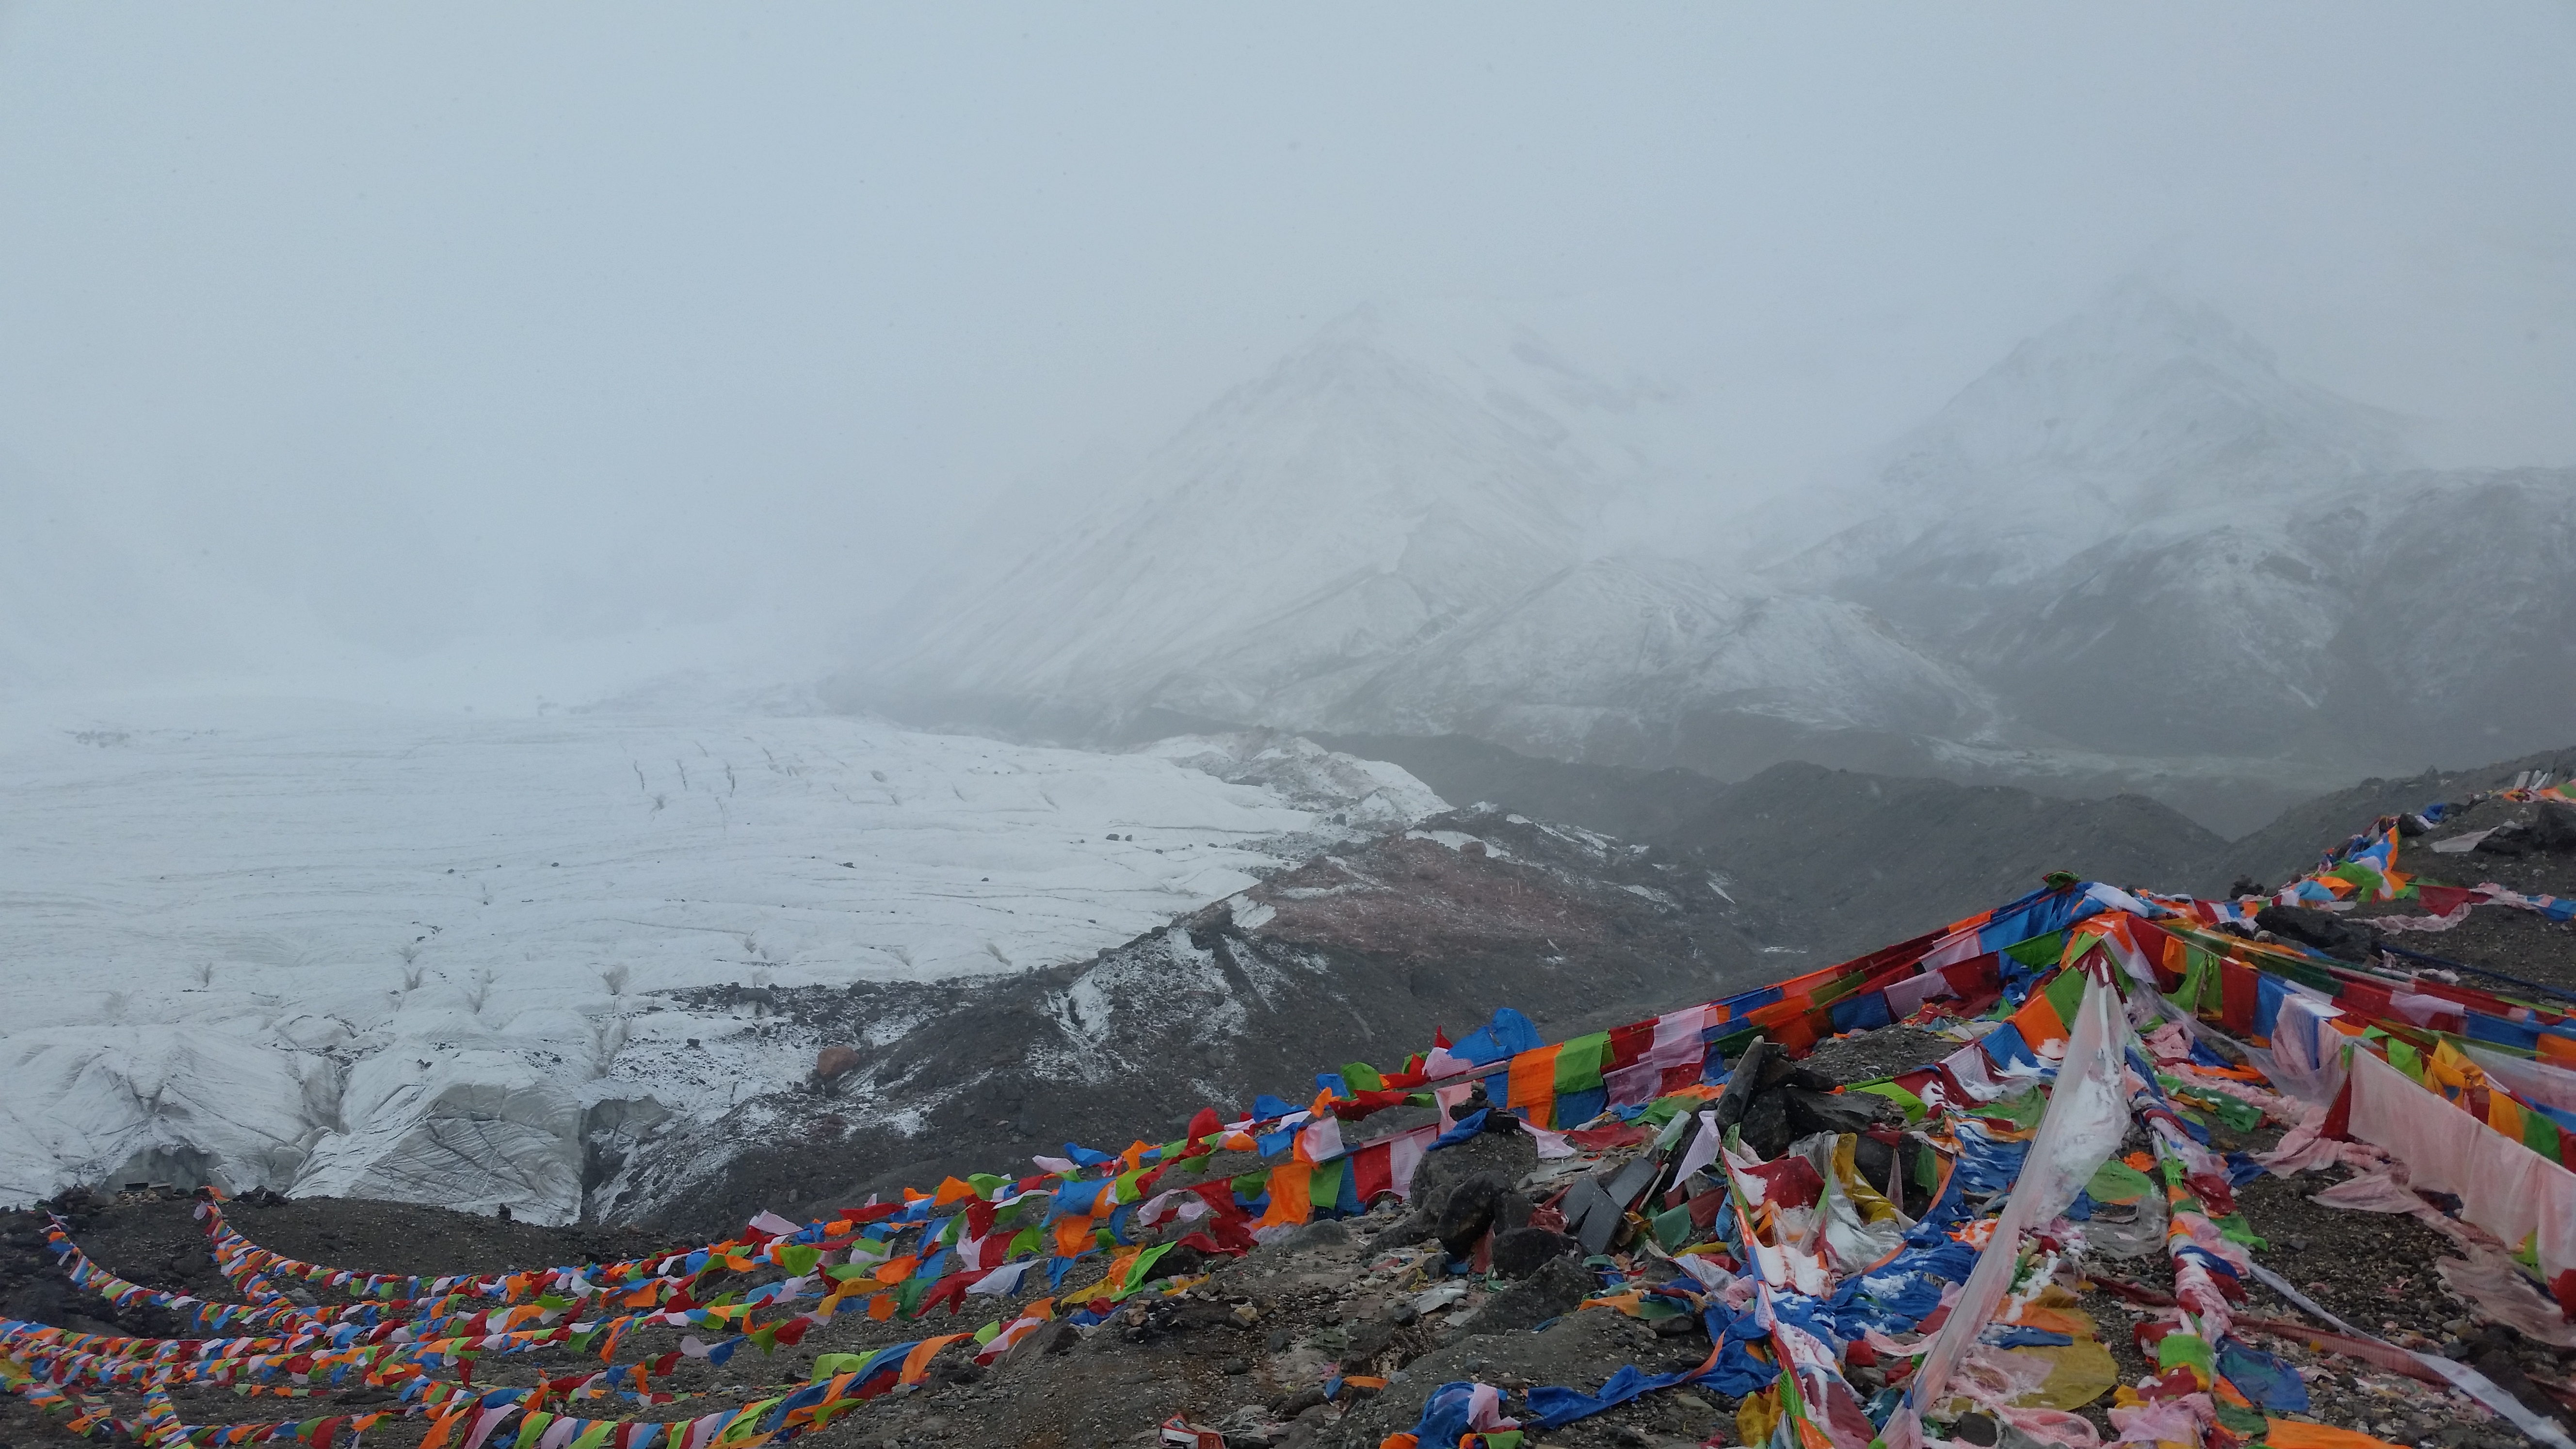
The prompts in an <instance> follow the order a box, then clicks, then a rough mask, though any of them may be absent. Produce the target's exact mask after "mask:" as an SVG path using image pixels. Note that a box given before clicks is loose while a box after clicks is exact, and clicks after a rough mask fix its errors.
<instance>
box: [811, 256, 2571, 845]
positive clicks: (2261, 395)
mask: <svg viewBox="0 0 2576 1449" xmlns="http://www.w3.org/2000/svg"><path fill="white" fill-rule="evenodd" d="M1639 396H1640V394H1639V392H1638V388H1637V385H1635V384H1611V383H1607V382H1604V381H1601V380H1599V379H1596V378H1593V377H1590V376H1589V375H1587V374H1585V373H1584V372H1583V371H1582V370H1581V369H1580V368H1578V367H1576V366H1574V365H1572V364H1570V363H1567V362H1566V361H1564V360H1563V359H1562V358H1560V357H1559V356H1557V355H1556V354H1555V353H1553V352H1552V351H1550V350H1549V349H1547V347H1546V345H1545V344H1544V343H1543V342H1540V341H1538V340H1537V339H1535V338H1532V337H1529V336H1528V335H1526V334H1525V333H1513V332H1510V331H1509V330H1508V329H1505V330H1504V331H1503V332H1501V333H1498V334H1496V335H1492V336H1487V337H1485V338H1483V339H1482V340H1480V341H1477V342H1475V343H1474V344H1473V345H1472V346H1469V345H1465V344H1452V343H1450V342H1445V341H1443V340H1442V339H1441V338H1440V336H1439V335H1438V333H1437V329H1432V330H1431V331H1430V332H1429V333H1426V332H1425V330H1424V329H1422V328H1420V327H1418V326H1416V327H1411V328H1408V327H1407V326H1406V325H1403V323H1402V322H1401V320H1398V321H1390V320H1388V319H1386V318H1383V317H1380V316H1378V315H1375V314H1363V315H1357V316H1354V317H1352V318H1348V319H1345V320H1344V321H1343V322H1340V323H1337V324H1335V325H1334V326H1333V327H1331V328H1328V329H1326V331H1325V332H1324V333H1323V334H1322V335H1320V336H1319V337H1318V338H1316V339H1315V340H1314V341H1313V342H1312V343H1310V344H1309V345H1308V346H1306V347H1304V348H1302V349H1300V350H1298V351H1297V352H1295V353H1293V354H1291V355H1290V356H1289V357H1288V358H1287V359H1285V360H1283V361H1282V362H1281V363H1280V364H1279V365H1278V366H1277V367H1275V368H1274V369H1272V370H1271V372H1270V373H1269V374H1267V375H1266V376H1264V377H1262V378H1260V379H1257V380H1255V381H1253V382H1250V383H1247V384H1245V385H1244V386H1242V387H1240V388H1237V389H1236V390H1235V391H1233V392H1232V393H1230V394H1228V395H1227V396H1226V397H1225V398H1224V399H1222V400H1220V401H1219V402H1218V403H1217V404H1215V405H1214V406H1212V407H1211V408H1209V409H1208V410H1207V411H1206V412H1204V413H1202V414H1201V415H1200V416H1199V417H1198V418H1197V419H1195V420H1193V421H1192V422H1191V423H1190V424H1189V425H1188V426H1187V427H1186V428H1185V429H1184V430H1183V431H1182V432H1181V434H1180V435H1179V436H1178V437H1176V438H1175V439H1174V440H1173V442H1172V443H1170V444H1169V445H1167V446H1166V447H1165V448H1164V449H1162V450H1161V451H1160V452H1158V453H1157V454H1156V455H1155V457H1154V458H1153V459H1152V460H1151V461H1150V462H1149V463H1148V464H1147V465H1146V467H1145V469H1144V470H1143V471H1142V473H1141V474H1140V475H1139V476H1138V478H1137V479H1136V480H1135V483H1134V486H1133V487H1131V488H1130V489H1128V490H1127V492H1126V493H1125V494H1124V495H1123V501H1122V502H1120V503H1119V504H1117V505H1116V506H1114V507H1110V508H1105V509H1103V510H1102V511H1100V512H1098V513H1096V514H1095V515H1093V516H1092V517H1091V518H1090V519H1089V521H1088V522H1086V523H1085V524H1083V525H1082V526H1080V527H1077V528H1074V529H1071V530H1067V531H1066V532H1065V533H1063V534H1062V535H1061V536H1059V537H1057V538H1055V539H1052V540H1050V541H1049V542H1048V543H1047V545H1046V546H1044V547H1042V548H1041V549H1039V550H1038V551H1037V552H1035V553H1034V554H1032V555H1031V556H1030V557H1028V558H1027V559H1025V560H1023V561H1021V562H1020V563H1019V564H1018V565H1017V566H1016V567H1014V568H1012V569H1011V570H1010V571H1009V572H1007V573H1005V574H1002V575H1000V576H998V577H996V578H994V579H992V580H991V581H989V582H988V583H986V584H985V585H982V586H980V587H978V588H977V589H976V590H974V591H973V592H972V593H971V594H970V595H968V596H965V597H951V598H948V599H944V600H933V601H931V603H930V607H928V608H927V609H926V611H925V612H926V614H927V615H928V616H931V617H935V618H936V619H938V620H939V622H938V624H937V625H936V626H935V627H932V628H929V629H927V630H922V631H916V632H915V633H913V634H912V635H910V636H909V637H910V638H911V640H912V647H910V648H909V650H908V651H907V652H905V653H904V654H903V655H901V656H900V657H897V658H892V659H888V660H882V661H879V662H877V663H875V664H872V665H870V666H868V667H867V668H865V669H862V670H859V671H856V672H854V673H853V675H852V676H851V677H850V678H848V679H845V680H843V681H841V682H840V684H839V686H837V688H838V695H837V697H839V698H841V699H842V700H844V702H847V703H854V704H861V705H865V706H868V707H873V708H879V709H884V710H886V711H887V712H889V713H892V714H895V715H896V716H898V717H902V718H908V719H914V720H918V721H924V722H930V723H940V724H950V725H963V726H967V727H970V728H992V727H1000V728H1003V729H1005V730H1008V731H1017V732H1023V733H1032V734H1037V735H1041V736H1044V737H1049V738H1055V739H1073V740H1084V739H1135V738H1139V737H1146V736H1150V735H1152V734H1154V733H1156V732H1169V731H1171V730H1174V729H1184V728H1186V729H1201V728H1206V727H1208V726H1211V725H1224V726H1238V725H1262V726H1271V727H1277V728H1284V729H1295V730H1326V731H1333V732H1341V733H1351V734H1402V735H1438V734H1445V733H1459V734H1466V735H1472V736H1475V737H1478V738H1482V739H1487V740H1491V741H1494V742H1496V743H1499V744H1502V745H1505V746H1508V747H1510V748H1512V749H1515V750H1519V751H1523V752H1527V753H1535V754H1543V755H1547V756H1551V757H1554V758H1559V759H1566V760H1573V761H1592V762H1599V763H1611V764H1620V765H1628V766H1638V767H1645V768H1654V767H1658V766H1663V765H1682V766H1687V767H1690V768H1693V769H1698V770H1702V771H1705V772H1708V773H1712V774H1715V775H1718V776H1721V777H1724V778H1741V777H1743V776H1746V775H1749V774H1751V773H1754V772H1756V771H1758V770H1760V769H1761V768H1763V767H1765V766H1767V765H1770V764H1773V763H1777V762H1779V761H1782V760H1790V759H1809V760H1814V761H1818V762H1820V763H1824V764H1827V765H1833V766H1844V767H1850V768H1865V769H1870V770H1875V771H1880V772H1883V773H1889V774H1913V775H1938V776H1942V777H1945V778H1949V779H1953V780H1958V781H1963V782H1972V783H1997V782H2001V783H2021V784H2027V785H2029V786H2031V787H2032V788H2036V789H2041V790H2045V791H2049V792H2051V793H2059V794H2075V795H2099V794H2109V793H2116V792H2117V791H2120V790H2124V789H2127V790H2137V791H2142V792H2144V793H2147V794H2150V795H2152V796H2154V797H2156V798H2159V799H2164V800H2167V801H2169V802H2171V803H2174V804H2176V805H2178V806H2180V807H2182V808H2184V809H2185V810H2186V811H2188V812H2190V813H2192V814H2193V815H2194V816H2195V817H2196V818H2199V819H2201V820H2202V821H2203V822H2204V823H2206V824H2209V825H2211V826H2213V827H2214V828H2217V829H2219V830H2220V831H2221V832H2222V833H2225V834H2241V833H2243V832H2244V831H2246V830H2249V829H2251V828H2253V827H2254V826H2255V825H2258V824H2260V823H2261V822H2262V821H2263V820H2264V819H2266V818H2268V817H2269V816H2270V815H2271V814H2272V813H2273V812H2274V811H2276V810H2278V809H2279V808H2281V807H2282V806H2284V805H2286V804H2287V803H2289V802H2290V801H2291V800H2293V799H2296V798H2300V797H2302V796H2304V795H2306V794H2310V793H2314V792H2315V791H2317V790H2320V789H2323V788H2327V787H2328V786H2329V785H2330V784H2331V783H2334V782H2337V781H2340V780H2348V779H2351V778H2355V777H2357V776H2359V775H2362V774H2365V773H2373V772H2378V773H2387V772H2390V771H2391V770H2393V769H2408V770H2411V769H2415V768H2420V767H2421V766H2422V765H2423V764H2424V763H2425V762H2426V761H2427V760H2431V761H2434V762H2441V763H2459V762H2464V761H2466V760H2469V759H2475V758H2489V757H2493V756H2495V755H2498V754H2503V753H2510V752H2513V751H2515V750H2519V749H2528V748H2534V747H2537V746H2539V745H2541V744H2545V743H2547V742H2548V741H2549V740H2551V739H2553V738H2555V737H2556V735H2557V734H2558V733H2560V732H2562V730H2563V721H2564V720H2565V719H2567V718H2571V717H2576V671H2571V670H2570V669H2569V668H2568V667H2567V666H2568V664H2569V663H2570V662H2571V653H2570V651H2571V648H2576V469H2542V468H2534V469H2522V470H2514V471H2505V472H2498V471H2450V472H2441V471H2430V470H2425V469H2422V468H2420V467H2418V466H2416V465H2415V463H2414V462H2413V460H2412V459H2410V457H2409V456H2408V454H2407V452H2406V450H2405V447H2404V445H2403V442H2402V438H2401V430H2400V428H2399V425H2398V422H2397V420H2396V419H2394V418H2393V417H2392V416H2390V415H2389V414H2387V413H2384V412H2382V411H2380V410H2377V409H2374V408H2370V407H2367V406H2364V405H2362V404H2358V403H2354V402H2352V401H2350V400H2348V399H2344V398H2341V397H2338V396H2336V395H2334V394H2333V393H2331V392H2328V391H2326V390H2324V389H2321V388H2318V387H2315V386H2313V385H2310V384H2307V383H2304V382H2300V381H2297V380H2294V379H2292V378H2289V377H2286V376H2285V375H2283V373H2282V372H2281V371H2280V370H2279V368H2278V366H2277V364H2276V362H2275V360H2274V359H2273V357H2272V356H2271V354H2270V353H2269V352H2268V351H2267V350H2266V349H2264V348H2263V347H2262V345H2261V344H2260V343H2258V342H2256V341H2255V340H2254V339H2252V338H2251V337H2249V336H2248V335H2246V334H2245V333H2244V332H2242V331H2241V330H2240V329H2238V328H2236V327H2235V326H2233V325H2232V324H2231V323H2229V322H2228V321H2227V320H2226V319H2225V318H2224V317H2221V316H2219V315H2218V314H2217V313H2215V312H2214V311H2212V310H2210V309H2208V308H2207V307H2203V306H2199V305H2195V304H2189V303H2185V302H2180V301H2176V300H2174V299H2173V298H2171V297H2168V296H2166V295H2164V294H2162V293H2161V292H2158V291H2157V290H2155V289H2154V288H2152V287H2149V286H2146V285H2143V284H2139V283H2124V284H2122V285H2119V286H2116V287H2113V288H2111V289H2109V290H2108V291H2106V292H2105V293H2104V294H2103V295H2102V296H2101V297H2100V298H2098V299H2097V301H2096V302H2095V304H2094V305H2092V306H2091V307H2089V308H2087V309H2086V310H2085V311H2084V312H2082V313H2080V314H2079V315H2077V316H2075V317H2072V318H2069V319H2068V320H2067V321H2065V322H2063V323H2061V324H2059V325H2058V326H2056V327H2053V328H2051V329H2049V330H2047V331H2045V332H2043V333H2041V334H2039V335H2038V336H2035V337H2033V338H2031V339H2030V340H2029V341H2027V342H2025V343H2023V344H2022V345H2020V346H2019V347H2017V348H2015V349H2014V350H2013V351H2012V352H2011V353H2010V354H2008V355H2007V356H2006V357H2005V358H2003V359H2002V360H2001V361H1999V362H1998V363H1997V364H1996V365H1995V367H1993V368H1992V369H1990V370H1989V371H1988V372H1987V373H1986V374H1985V375H1984V376H1983V377H1981V378H1979V379H1978V380H1977V381H1976V382H1974V383H1972V384H1971V385H1970V386H1969V387H1967V388H1966V389H1964V390H1963V391H1962V392H1961V393H1960V394H1959V395H1958V396H1957V397H1956V398H1954V399H1953V400H1952V401H1951V402H1950V403H1949V404H1947V405H1946V406H1944V407H1943V408H1942V409H1941V410H1940V411H1939V412H1938V413H1936V414H1935V415H1934V416H1933V417H1931V418H1930V419H1928V420H1926V421H1925V422H1924V423H1923V424H1922V425H1921V426H1919V427H1917V428H1915V429H1914V430H1912V431H1911V432H1909V433H1908V434H1906V435H1905V436H1904V437H1903V438H1901V439H1899V440H1898V441H1897V442H1896V443H1895V444H1894V446H1893V447H1891V449H1890V450H1889V451H1888V452H1887V453H1886V455H1885V462H1884V464H1883V466H1882V467H1881V468H1880V469H1879V470H1878V471H1877V472H1876V474H1875V475H1874V476H1873V477H1871V478H1870V479H1869V480H1867V482H1865V483H1864V484H1862V485H1860V486H1858V487H1856V488H1851V489H1845V490H1841V491H1839V492H1829V493H1819V494H1817V495H1816V496H1815V497H1813V498H1812V499H1811V500H1802V506H1803V507H1804V508H1805V509H1806V511H1807V512H1808V513H1809V514H1811V515H1812V518H1813V520H1814V521H1813V523H1812V525H1811V527H1810V529H1809V534H1808V537H1809V540H1810V541H1809V542H1808V543H1807V544H1806V545H1805V546H1803V547H1801V548H1799V549H1798V550H1797V551H1796V552H1794V553H1792V554H1790V555H1788V556H1786V557H1782V558H1778V559H1775V560H1773V561H1772V562H1771V563H1770V564H1769V565H1768V566H1766V567H1764V568H1762V569H1760V570H1758V571H1755V572H1750V573H1748V572H1744V571H1741V570H1731V571H1726V572H1720V571H1719V570H1717V569H1716V568H1714V567H1712V566H1710V565H1708V564H1706V563H1704V562H1702V561H1699V560H1695V559H1689V558H1681V557H1640V556H1634V555H1619V556H1611V557H1599V556H1592V555H1590V554H1588V553H1587V551H1586V536H1587V530H1588V529H1589V527H1590V525H1591V523H1592V522H1593V520H1594V519H1595V518H1596V517H1597V514H1598V510H1599V508H1600V506H1601V504H1602V502H1603V500H1604V498H1605V497H1606V496H1607V495H1608V493H1609V491H1610V490H1611V489H1612V488H1613V486H1614V483H1613V475H1614V467H1615V464H1616V462H1617V460H1618V459H1619V458H1620V457H1621V449H1622V448H1623V447H1626V446H1627V444H1626V443H1624V442H1623V441H1622V439H1623V436H1624V435H1623V434H1622V433H1621V431H1620V427H1621V422H1622V418H1623V416H1624V415H1625V410H1627V409H1629V408H1631V407H1633V406H1635V404H1636V402H1637V399H1638V397H1639ZM1819 534H1821V536H1818V535H1819Z"/></svg>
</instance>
